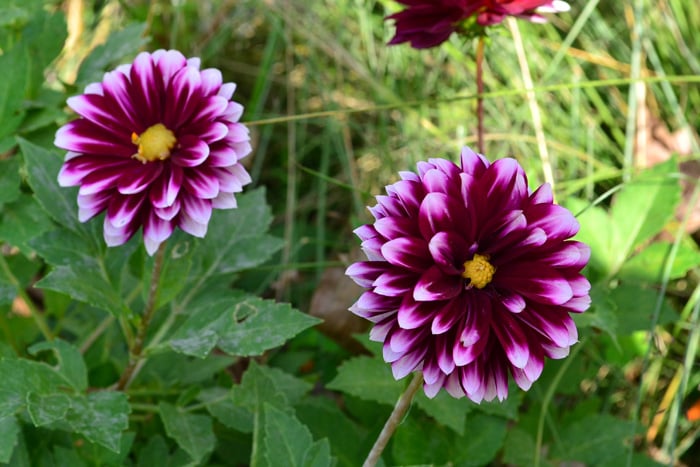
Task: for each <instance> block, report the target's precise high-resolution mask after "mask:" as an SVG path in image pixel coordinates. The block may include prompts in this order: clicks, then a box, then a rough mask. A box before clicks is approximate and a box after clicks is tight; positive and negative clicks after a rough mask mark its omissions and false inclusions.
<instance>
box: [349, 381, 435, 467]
mask: <svg viewBox="0 0 700 467" xmlns="http://www.w3.org/2000/svg"><path fill="white" fill-rule="evenodd" d="M422 383H423V373H421V372H417V373H416V374H415V375H414V376H413V379H412V380H411V383H410V384H409V385H408V387H407V388H406V390H405V391H404V392H403V394H401V397H399V400H398V401H397V402H396V406H395V407H394V411H393V412H391V415H389V418H388V419H387V421H386V423H385V424H384V428H382V432H381V433H379V436H378V437H377V441H375V442H374V446H372V450H371V451H370V452H369V454H368V455H367V459H366V460H365V462H364V464H362V467H374V466H375V465H377V462H378V461H379V458H380V457H381V455H382V452H383V451H384V448H385V447H386V445H387V443H388V442H389V440H390V439H391V436H392V435H393V434H394V431H396V428H397V427H398V426H399V424H400V423H401V421H402V420H403V418H404V416H405V415H406V412H408V408H409V407H410V406H411V401H412V400H413V396H415V395H416V392H418V389H419V388H420V387H421V384H422Z"/></svg>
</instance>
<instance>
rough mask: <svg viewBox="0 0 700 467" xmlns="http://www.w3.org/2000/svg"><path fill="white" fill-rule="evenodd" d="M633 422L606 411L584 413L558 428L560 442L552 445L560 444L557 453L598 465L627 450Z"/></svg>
mask: <svg viewBox="0 0 700 467" xmlns="http://www.w3.org/2000/svg"><path fill="white" fill-rule="evenodd" d="M633 425H634V424H633V422H631V421H627V420H621V419H619V418H615V417H613V416H611V415H608V414H593V415H590V416H588V417H585V418H583V419H581V420H578V421H576V422H575V423H573V424H571V425H570V426H567V427H564V428H563V429H562V430H561V431H560V433H559V436H560V443H558V444H556V445H555V446H558V447H559V449H557V452H556V454H557V457H558V458H559V459H562V460H567V461H579V462H583V463H585V464H587V465H601V464H603V463H604V462H607V461H610V460H612V459H614V458H615V457H617V456H618V455H619V454H620V453H621V452H625V451H627V449H628V447H627V446H628V445H627V443H628V441H629V438H630V437H631V436H632V435H633V431H632V428H633ZM601 427H605V429H601Z"/></svg>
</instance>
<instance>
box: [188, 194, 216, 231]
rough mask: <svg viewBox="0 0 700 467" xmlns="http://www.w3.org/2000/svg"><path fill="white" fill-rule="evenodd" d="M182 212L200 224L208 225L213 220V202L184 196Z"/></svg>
mask: <svg viewBox="0 0 700 467" xmlns="http://www.w3.org/2000/svg"><path fill="white" fill-rule="evenodd" d="M181 200H182V211H183V212H184V213H185V215H187V216H188V217H189V218H190V219H192V220H193V221H195V222H197V223H198V224H208V223H209V219H210V218H211V201H210V200H208V199H201V198H197V197H194V196H183V197H181Z"/></svg>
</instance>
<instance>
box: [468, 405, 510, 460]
mask: <svg viewBox="0 0 700 467" xmlns="http://www.w3.org/2000/svg"><path fill="white" fill-rule="evenodd" d="M509 423H510V422H509V421H508V420H506V419H504V418H501V417H494V416H491V415H485V414H481V413H473V414H471V415H470V416H469V417H467V424H466V427H465V430H464V436H462V437H461V438H459V437H458V438H456V442H455V448H454V449H455V457H454V459H455V461H456V462H455V463H458V464H459V465H462V466H480V465H488V463H489V462H491V461H493V459H494V458H495V457H496V455H497V454H498V452H499V451H500V450H501V448H502V447H503V443H504V441H505V438H506V431H507V425H508V424H509Z"/></svg>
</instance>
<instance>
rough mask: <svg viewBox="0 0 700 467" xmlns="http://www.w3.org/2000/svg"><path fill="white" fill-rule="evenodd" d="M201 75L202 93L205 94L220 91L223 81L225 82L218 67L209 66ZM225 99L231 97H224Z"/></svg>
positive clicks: (208, 94)
mask: <svg viewBox="0 0 700 467" xmlns="http://www.w3.org/2000/svg"><path fill="white" fill-rule="evenodd" d="M200 75H201V76H202V93H203V94H204V95H205V96H210V95H212V94H215V93H218V92H219V89H220V88H221V83H223V77H222V76H221V72H220V71H219V70H217V69H216V68H207V69H206V70H202V71H201V72H200ZM223 99H224V100H225V101H227V100H229V99H231V98H230V97H228V98H226V97H224V98H223Z"/></svg>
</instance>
